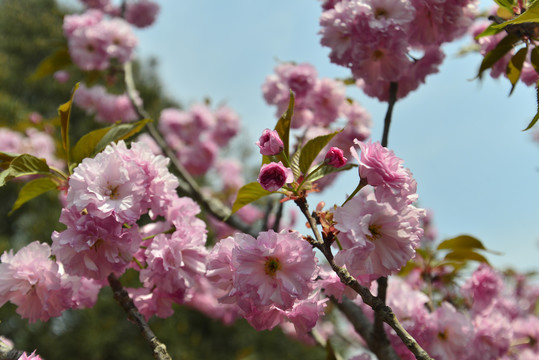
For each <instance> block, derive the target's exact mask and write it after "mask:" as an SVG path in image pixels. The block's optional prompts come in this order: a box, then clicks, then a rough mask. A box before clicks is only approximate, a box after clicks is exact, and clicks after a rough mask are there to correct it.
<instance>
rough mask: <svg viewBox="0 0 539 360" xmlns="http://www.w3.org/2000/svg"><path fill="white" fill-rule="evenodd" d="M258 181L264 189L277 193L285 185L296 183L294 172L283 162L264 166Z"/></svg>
mask: <svg viewBox="0 0 539 360" xmlns="http://www.w3.org/2000/svg"><path fill="white" fill-rule="evenodd" d="M257 180H258V182H259V183H260V185H261V186H262V187H263V188H264V189H266V190H268V191H277V190H279V189H280V188H282V187H283V186H284V185H285V184H288V183H291V182H292V181H294V174H292V170H290V169H289V168H287V167H285V166H284V165H283V163H282V162H280V161H279V162H278V163H275V162H272V163H269V164H265V165H262V168H261V169H260V174H259V175H258V179H257Z"/></svg>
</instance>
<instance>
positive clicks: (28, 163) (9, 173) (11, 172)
mask: <svg viewBox="0 0 539 360" xmlns="http://www.w3.org/2000/svg"><path fill="white" fill-rule="evenodd" d="M39 174H41V175H50V172H49V166H48V165H47V162H46V161H45V160H43V159H39V158H37V157H35V156H33V155H29V154H22V155H19V156H17V157H16V158H14V159H13V160H11V162H10V164H9V167H8V168H7V169H5V170H4V171H2V173H0V186H4V185H5V184H6V182H7V181H9V180H11V179H14V178H17V177H21V176H26V175H39Z"/></svg>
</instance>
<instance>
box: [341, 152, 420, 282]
mask: <svg viewBox="0 0 539 360" xmlns="http://www.w3.org/2000/svg"><path fill="white" fill-rule="evenodd" d="M358 144H359V146H360V148H361V157H358V156H357V153H355V150H354V149H351V151H352V152H353V153H355V156H356V158H357V159H358V161H359V174H360V176H361V178H362V179H366V180H367V182H368V184H369V185H368V186H365V187H363V188H362V189H361V190H360V191H359V193H358V194H357V195H356V196H355V197H354V198H352V199H351V200H350V201H348V202H347V203H346V204H345V205H343V206H342V207H338V208H337V209H336V210H335V216H334V218H335V221H336V225H335V228H336V229H337V230H339V231H340V233H339V236H338V237H339V240H340V244H341V245H342V250H340V251H339V252H338V253H337V255H336V256H335V261H336V263H337V264H338V265H340V266H346V268H347V269H348V270H349V271H350V273H351V274H352V275H354V276H355V277H357V278H358V280H359V281H361V282H363V283H365V284H368V283H370V282H371V281H372V280H374V279H376V278H378V277H380V276H388V275H390V274H392V273H395V272H396V271H398V270H399V269H400V268H401V267H403V266H404V265H406V263H407V262H408V260H410V259H411V258H413V257H414V255H415V249H416V248H417V247H418V246H419V244H420V240H421V238H422V236H423V228H422V227H421V225H422V224H421V219H422V218H423V217H424V216H425V210H423V209H418V208H416V207H415V206H414V205H412V202H413V201H415V200H416V199H417V195H416V193H415V191H416V183H415V180H414V179H413V178H412V175H411V173H410V171H409V170H408V169H405V168H404V167H403V166H402V160H401V159H399V158H397V157H396V156H395V155H394V154H393V152H392V151H390V150H388V149H386V148H384V147H382V146H381V145H380V144H379V143H361V142H358Z"/></svg>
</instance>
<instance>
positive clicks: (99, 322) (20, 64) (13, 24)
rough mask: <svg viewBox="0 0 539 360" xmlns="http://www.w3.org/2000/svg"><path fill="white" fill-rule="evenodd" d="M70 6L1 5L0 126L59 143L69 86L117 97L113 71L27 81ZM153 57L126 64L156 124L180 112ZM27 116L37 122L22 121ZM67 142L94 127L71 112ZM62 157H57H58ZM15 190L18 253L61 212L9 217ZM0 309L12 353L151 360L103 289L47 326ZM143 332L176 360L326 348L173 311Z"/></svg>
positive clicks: (12, 186) (9, 221)
mask: <svg viewBox="0 0 539 360" xmlns="http://www.w3.org/2000/svg"><path fill="white" fill-rule="evenodd" d="M70 11H71V10H70V9H64V8H61V7H60V6H59V5H58V4H57V3H56V2H55V1H54V0H24V1H20V0H0V126H2V127H9V128H11V129H14V130H18V131H24V130H25V129H27V128H29V127H34V128H38V129H39V130H48V131H49V132H50V131H52V132H55V133H56V135H57V136H56V138H57V139H58V138H59V128H58V126H57V125H58V118H57V108H58V106H59V105H60V104H62V103H64V102H66V101H67V100H68V99H69V95H70V91H71V88H72V87H73V85H74V84H75V82H78V81H83V82H86V83H87V84H89V85H91V84H96V83H100V84H105V85H107V86H108V87H109V91H112V92H117V93H120V92H123V86H122V82H121V76H120V75H121V74H117V73H114V70H111V71H108V72H107V73H106V74H96V73H83V72H81V71H79V70H77V69H76V68H75V67H74V66H70V67H69V68H68V70H69V72H70V75H71V77H70V80H69V81H67V82H66V83H64V84H61V83H59V82H57V81H55V80H54V79H53V77H52V75H51V74H48V75H47V76H42V77H40V78H35V76H34V77H33V78H32V79H30V78H31V76H32V75H33V74H34V73H35V71H36V69H37V68H38V66H39V64H40V63H41V62H42V61H43V59H45V58H47V57H48V56H49V55H51V54H52V53H54V52H55V51H58V50H59V49H62V48H65V46H66V40H65V38H64V36H63V34H62V21H63V16H64V14H65V13H66V12H70ZM157 66H158V61H157V60H156V59H148V60H145V61H138V62H136V63H135V64H134V69H135V77H136V79H135V80H136V82H137V87H138V90H139V92H140V95H141V97H142V99H144V105H145V107H146V109H147V110H148V111H149V113H150V114H151V115H152V116H153V118H156V117H157V115H158V114H159V112H160V110H161V109H163V108H165V107H170V106H176V107H180V105H179V103H178V102H177V101H175V100H173V99H171V98H169V97H167V96H166V95H165V94H164V91H163V88H162V86H161V82H160V80H159V79H158V77H157V75H156V67H157ZM34 112H37V113H39V114H40V115H41V116H42V117H43V121H42V122H40V123H39V124H35V123H32V122H31V121H30V115H31V114H32V113H34ZM71 119H72V120H71V130H70V131H71V136H72V138H73V139H75V140H76V139H78V138H79V137H80V136H82V135H83V134H85V133H87V132H88V131H90V130H93V129H95V128H98V127H101V126H103V125H99V124H97V123H95V122H94V121H93V119H92V118H91V117H89V116H87V115H86V114H85V113H84V112H83V111H81V110H79V109H77V108H76V107H74V109H73V112H72V117H71ZM59 156H61V154H59ZM21 186H22V183H20V184H19V183H9V184H8V185H7V186H4V187H2V188H0V199H1V201H0V253H2V252H4V251H6V250H7V249H12V248H13V249H15V250H18V249H19V248H21V247H22V246H24V245H26V244H28V243H30V242H32V241H34V240H39V241H42V242H49V243H50V235H51V233H52V231H54V230H59V229H60V228H61V227H60V226H61V224H59V223H58V218H59V215H60V211H61V205H60V202H59V201H58V197H57V195H56V194H54V193H52V192H50V193H46V194H44V195H41V196H39V197H38V198H36V199H34V200H32V201H30V202H29V203H26V204H25V205H23V206H22V208H20V209H19V210H17V211H15V212H14V213H13V214H12V215H10V216H8V212H9V211H10V210H11V207H12V206H13V204H14V202H15V200H16V197H17V193H18V190H19V189H20V187H21ZM15 310H16V309H15V307H14V306H13V305H11V304H9V303H8V304H6V305H4V306H3V307H1V308H0V336H5V337H7V338H9V339H11V340H13V341H14V343H15V347H16V348H18V349H21V350H26V351H28V352H31V351H33V350H34V349H37V352H38V353H39V354H40V355H41V356H42V357H43V358H44V359H47V360H54V359H70V358H78V359H89V360H90V359H91V360H93V359H95V360H98V359H100V360H106V359H145V358H147V359H150V358H151V357H152V356H151V352H150V349H149V347H148V346H147V344H146V343H145V342H144V341H143V340H142V337H141V336H140V334H139V333H138V330H137V329H136V327H135V326H134V325H132V324H131V323H129V321H128V320H127V318H126V316H125V314H124V313H123V311H122V309H121V308H120V307H119V306H118V305H117V304H116V303H115V302H114V300H113V298H112V293H111V291H110V289H109V288H108V287H107V288H104V289H103V290H102V291H101V294H100V298H99V301H98V303H97V305H96V306H95V307H94V308H93V309H88V310H70V311H66V312H65V313H64V314H63V315H62V316H61V317H59V318H56V319H52V320H50V321H48V322H46V323H43V322H39V321H38V322H37V323H34V324H28V321H27V320H23V319H21V318H20V316H19V315H17V314H16V313H15ZM150 325H151V326H152V328H153V329H154V331H155V332H156V334H157V336H158V337H159V338H160V339H161V340H162V341H163V342H164V343H165V344H166V345H167V348H168V349H169V352H170V354H171V355H172V357H173V358H174V359H276V358H278V359H283V360H284V359H298V358H308V359H323V358H325V357H326V355H325V351H324V350H323V349H320V348H315V347H308V346H305V345H303V344H300V343H298V342H296V341H294V340H291V339H289V338H288V337H286V336H285V335H284V334H283V333H282V332H281V331H280V330H278V329H277V330H274V331H271V332H269V331H264V332H256V331H254V330H253V329H252V328H251V327H250V326H249V325H248V324H247V323H246V322H245V321H238V322H236V324H234V325H233V326H225V325H223V324H221V323H220V322H218V321H215V320H212V319H209V318H207V317H206V316H204V315H202V314H200V313H198V312H197V311H194V310H191V309H189V308H185V307H181V306H177V307H176V312H175V314H174V316H173V317H171V318H168V319H164V320H163V319H157V318H153V319H151V320H150Z"/></svg>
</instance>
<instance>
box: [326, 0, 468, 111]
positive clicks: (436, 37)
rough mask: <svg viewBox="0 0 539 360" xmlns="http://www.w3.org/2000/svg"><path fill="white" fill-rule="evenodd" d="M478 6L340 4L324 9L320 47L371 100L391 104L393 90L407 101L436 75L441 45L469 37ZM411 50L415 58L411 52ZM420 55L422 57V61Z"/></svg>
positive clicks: (367, 0)
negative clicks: (348, 71) (395, 86)
mask: <svg viewBox="0 0 539 360" xmlns="http://www.w3.org/2000/svg"><path fill="white" fill-rule="evenodd" d="M476 3H477V1H475V0H452V1H437V0H426V1H425V0H341V1H334V2H329V3H325V4H324V9H325V11H324V12H323V13H322V15H321V17H320V25H321V27H322V28H321V30H320V34H321V35H322V39H321V43H322V45H324V46H327V47H329V48H330V49H331V53H330V55H329V57H330V59H331V61H332V62H333V63H335V64H338V65H342V66H345V67H348V68H350V69H351V71H352V74H353V76H354V78H355V79H356V80H357V84H358V86H360V87H361V88H362V89H363V91H365V93H366V94H367V95H369V96H373V97H377V98H378V99H380V100H381V101H387V100H388V97H389V84H390V83H391V82H395V83H398V93H397V96H398V98H403V97H405V96H406V95H407V94H408V93H409V92H411V91H413V90H415V89H416V88H417V87H418V86H419V85H420V84H421V83H423V82H425V78H426V76H427V75H429V74H432V73H435V72H437V71H438V66H439V65H440V64H441V62H442V60H443V58H444V54H443V52H442V50H441V49H440V45H441V44H442V43H444V42H448V41H452V40H454V39H456V38H458V37H459V36H462V35H464V34H465V32H466V30H467V29H468V27H469V26H470V25H471V24H472V21H473V14H474V10H475V6H476ZM412 50H413V52H412ZM417 53H422V56H421V57H420V58H419V59H418V58H417V55H416V54H417Z"/></svg>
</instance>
